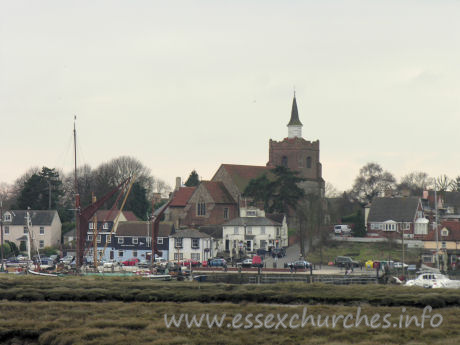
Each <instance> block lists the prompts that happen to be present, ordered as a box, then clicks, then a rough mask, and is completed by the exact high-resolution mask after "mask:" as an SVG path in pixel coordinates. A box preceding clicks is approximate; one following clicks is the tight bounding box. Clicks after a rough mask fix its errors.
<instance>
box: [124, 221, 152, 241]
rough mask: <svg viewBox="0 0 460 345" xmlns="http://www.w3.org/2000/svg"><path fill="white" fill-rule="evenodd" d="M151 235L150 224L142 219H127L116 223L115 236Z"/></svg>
mask: <svg viewBox="0 0 460 345" xmlns="http://www.w3.org/2000/svg"><path fill="white" fill-rule="evenodd" d="M151 235H152V224H151V223H149V222H144V221H136V222H132V221H128V222H120V223H118V228H117V232H116V233H115V236H140V237H147V236H151Z"/></svg>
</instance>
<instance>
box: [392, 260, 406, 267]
mask: <svg viewBox="0 0 460 345" xmlns="http://www.w3.org/2000/svg"><path fill="white" fill-rule="evenodd" d="M393 267H394V268H398V269H401V268H402V267H403V264H402V262H398V261H397V262H395V263H394V264H393ZM407 267H409V265H408V264H404V268H407Z"/></svg>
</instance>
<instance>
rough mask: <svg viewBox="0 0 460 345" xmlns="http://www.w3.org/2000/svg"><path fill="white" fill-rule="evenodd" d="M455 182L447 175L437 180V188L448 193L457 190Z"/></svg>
mask: <svg viewBox="0 0 460 345" xmlns="http://www.w3.org/2000/svg"><path fill="white" fill-rule="evenodd" d="M455 187H456V186H455V181H454V180H451V179H450V178H449V177H448V176H447V175H441V176H438V177H437V178H436V180H435V188H436V189H437V190H438V191H440V192H447V191H449V190H452V189H455Z"/></svg>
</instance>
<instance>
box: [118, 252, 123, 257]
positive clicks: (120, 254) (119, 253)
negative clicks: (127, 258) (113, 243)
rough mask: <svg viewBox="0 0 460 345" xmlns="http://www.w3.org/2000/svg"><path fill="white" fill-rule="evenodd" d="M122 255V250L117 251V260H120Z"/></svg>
mask: <svg viewBox="0 0 460 345" xmlns="http://www.w3.org/2000/svg"><path fill="white" fill-rule="evenodd" d="M123 254H124V252H123V251H122V250H119V251H118V257H119V258H122V257H123Z"/></svg>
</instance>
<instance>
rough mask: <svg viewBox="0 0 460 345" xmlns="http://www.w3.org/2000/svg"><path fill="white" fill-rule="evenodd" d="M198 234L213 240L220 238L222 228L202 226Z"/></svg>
mask: <svg viewBox="0 0 460 345" xmlns="http://www.w3.org/2000/svg"><path fill="white" fill-rule="evenodd" d="M199 230H200V232H202V233H205V234H208V235H209V236H211V237H212V238H214V239H219V238H222V232H223V228H222V226H221V225H204V226H200V227H199Z"/></svg>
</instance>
